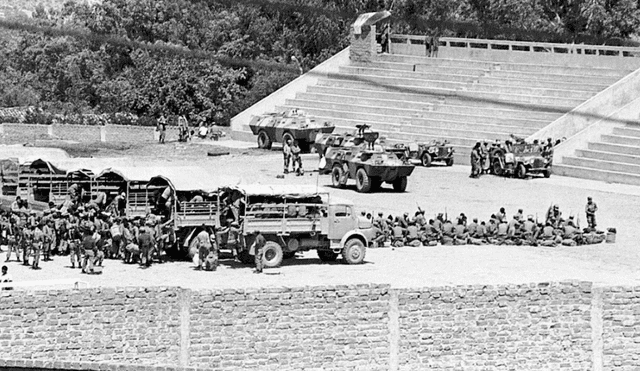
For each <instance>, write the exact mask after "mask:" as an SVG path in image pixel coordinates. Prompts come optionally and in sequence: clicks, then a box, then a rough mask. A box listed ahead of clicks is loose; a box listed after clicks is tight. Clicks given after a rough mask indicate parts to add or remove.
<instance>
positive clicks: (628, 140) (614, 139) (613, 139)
mask: <svg viewBox="0 0 640 371" xmlns="http://www.w3.org/2000/svg"><path fill="white" fill-rule="evenodd" d="M600 141H601V142H603V143H613V144H624V145H627V146H636V147H640V138H637V137H625V136H621V135H611V134H605V135H602V136H601V137H600Z"/></svg>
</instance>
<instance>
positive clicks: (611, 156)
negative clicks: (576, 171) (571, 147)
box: [576, 149, 640, 165]
mask: <svg viewBox="0 0 640 371" xmlns="http://www.w3.org/2000/svg"><path fill="white" fill-rule="evenodd" d="M576 156H577V157H583V158H590V159H594V160H602V161H613V162H620V163H626V164H633V165H640V156H633V155H623V154H620V153H614V152H602V151H593V150H590V149H577V150H576Z"/></svg>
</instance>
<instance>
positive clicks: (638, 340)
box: [602, 287, 640, 371]
mask: <svg viewBox="0 0 640 371" xmlns="http://www.w3.org/2000/svg"><path fill="white" fill-rule="evenodd" d="M602 296H603V297H602V302H603V308H602V318H603V330H604V331H603V334H602V335H603V363H604V368H603V369H604V370H616V371H618V370H620V371H623V370H624V371H626V370H635V371H637V370H640V287H609V288H605V289H604V290H603V295H602Z"/></svg>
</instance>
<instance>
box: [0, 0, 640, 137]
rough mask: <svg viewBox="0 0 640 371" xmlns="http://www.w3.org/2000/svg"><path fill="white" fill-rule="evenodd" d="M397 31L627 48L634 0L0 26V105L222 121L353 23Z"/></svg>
mask: <svg viewBox="0 0 640 371" xmlns="http://www.w3.org/2000/svg"><path fill="white" fill-rule="evenodd" d="M389 8H390V9H391V10H392V13H393V19H392V29H393V32H397V33H407V34H420V33H433V32H438V33H439V34H441V35H445V36H462V37H483V38H500V39H514V40H536V41H550V42H576V43H580V42H586V43H597V44H603V43H607V44H610V45H628V44H629V43H630V40H629V38H630V37H631V36H633V35H634V33H635V32H636V30H637V29H638V26H640V10H639V2H638V1H637V0H244V1H235V0H103V1H101V2H99V3H93V4H87V3H81V2H74V1H66V2H65V3H64V4H63V6H62V7H59V8H57V9H55V8H52V9H45V8H44V7H42V6H38V7H37V8H36V10H35V11H34V12H33V16H32V18H30V19H17V20H0V28H1V29H3V32H1V33H0V107H13V106H36V107H40V108H42V109H44V110H46V111H51V112H55V113H61V112H62V113H65V112H68V113H73V114H78V113H104V114H115V113H127V114H129V113H131V114H134V115H137V116H140V117H145V116H149V117H157V116H159V115H160V114H165V115H185V116H187V117H188V118H189V119H190V120H196V121H199V120H203V121H207V122H216V123H219V124H227V123H228V122H229V119H230V118H231V117H233V116H234V115H235V114H237V113H239V112H241V111H242V110H244V109H245V108H247V107H249V106H250V105H251V104H253V103H255V102H257V101H258V100H259V99H262V98H263V97H265V96H266V95H268V94H270V93H271V92H273V91H275V90H276V89H278V88H279V87H281V86H282V85H284V84H286V83H287V82H289V81H291V80H292V79H294V78H295V77H296V76H297V73H298V72H297V71H298V69H297V66H295V65H294V64H293V63H292V62H291V57H292V56H296V58H297V59H298V60H299V61H300V62H301V64H302V66H303V68H304V70H309V69H311V68H313V67H314V66H315V65H317V64H318V63H320V62H322V61H323V60H325V59H327V58H329V57H330V56H332V55H334V54H335V53H337V52H338V51H339V50H341V49H343V48H344V47H346V46H347V45H348V43H349V26H350V24H351V23H352V22H353V20H354V19H355V17H356V16H357V14H359V13H363V12H366V11H377V10H381V9H389Z"/></svg>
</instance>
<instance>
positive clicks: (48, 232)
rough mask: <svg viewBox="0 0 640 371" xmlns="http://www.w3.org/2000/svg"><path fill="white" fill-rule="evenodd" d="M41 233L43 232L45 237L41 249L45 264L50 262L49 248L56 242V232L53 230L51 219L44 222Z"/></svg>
mask: <svg viewBox="0 0 640 371" xmlns="http://www.w3.org/2000/svg"><path fill="white" fill-rule="evenodd" d="M42 232H44V237H45V240H44V247H43V254H44V261H46V262H47V261H50V260H51V247H52V246H55V241H56V231H55V229H54V228H53V219H47V220H46V222H45V223H44V227H42Z"/></svg>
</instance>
